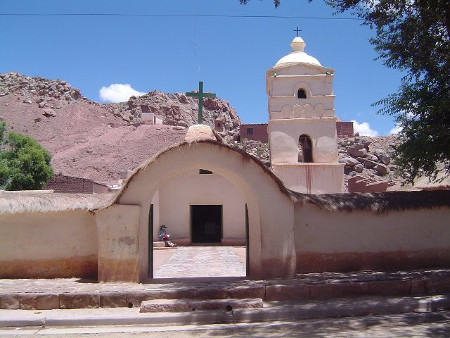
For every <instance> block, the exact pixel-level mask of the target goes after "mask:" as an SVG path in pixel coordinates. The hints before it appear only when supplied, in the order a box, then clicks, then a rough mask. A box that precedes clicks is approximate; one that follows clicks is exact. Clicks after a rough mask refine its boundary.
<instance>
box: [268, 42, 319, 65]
mask: <svg viewBox="0 0 450 338" xmlns="http://www.w3.org/2000/svg"><path fill="white" fill-rule="evenodd" d="M305 46H306V43H305V41H303V39H302V38H301V37H299V36H297V37H296V38H294V40H292V42H291V48H292V52H290V53H289V54H288V55H286V56H283V57H282V58H281V59H280V60H278V62H277V63H276V64H275V66H274V67H273V68H280V67H284V66H288V65H293V64H299V63H305V64H310V65H315V66H322V65H321V64H320V62H319V60H317V59H316V58H315V57H312V56H311V55H308V54H306V53H305V52H304V49H305Z"/></svg>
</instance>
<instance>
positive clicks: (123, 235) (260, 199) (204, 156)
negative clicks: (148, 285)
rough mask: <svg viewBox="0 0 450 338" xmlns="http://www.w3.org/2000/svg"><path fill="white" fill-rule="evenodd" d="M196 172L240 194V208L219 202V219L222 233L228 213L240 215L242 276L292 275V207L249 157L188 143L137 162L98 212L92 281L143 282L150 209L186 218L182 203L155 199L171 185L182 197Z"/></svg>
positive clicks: (147, 269) (273, 178) (278, 185)
mask: <svg viewBox="0 0 450 338" xmlns="http://www.w3.org/2000/svg"><path fill="white" fill-rule="evenodd" d="M200 169H202V170H208V171H210V172H212V173H214V175H217V176H218V177H220V178H221V179H220V181H222V182H227V183H229V185H230V187H231V188H232V189H233V190H234V191H235V192H236V194H239V195H240V196H242V198H241V199H240V200H239V201H240V202H239V203H241V204H242V205H236V203H234V204H232V203H230V204H229V205H227V204H226V203H224V207H223V218H224V227H226V226H227V225H226V224H225V222H226V221H225V220H226V219H227V217H231V216H232V214H233V213H234V212H235V210H234V209H235V208H238V209H239V210H244V209H245V208H246V209H247V210H248V254H249V257H248V260H249V270H248V273H249V277H251V278H271V277H288V276H292V275H294V274H295V266H296V260H295V248H294V203H293V200H292V199H291V197H290V194H289V191H288V190H287V189H286V188H285V187H284V186H283V184H282V183H281V181H280V180H279V179H278V178H277V177H276V176H275V175H273V174H272V173H271V172H270V171H269V170H268V169H266V168H265V167H264V165H263V164H262V163H261V162H259V161H258V160H256V159H254V158H253V157H251V156H250V155H248V154H246V153H244V152H241V151H238V150H236V149H234V148H231V147H229V146H227V145H224V144H222V143H220V142H217V141H212V140H196V141H193V142H183V143H181V144H178V145H176V146H173V147H171V148H169V149H167V150H164V151H162V152H161V153H159V154H158V155H156V156H155V157H153V158H152V159H150V160H149V161H147V162H146V163H144V164H143V165H142V166H141V167H139V168H138V169H137V170H136V171H135V172H134V174H133V175H132V176H131V177H130V178H129V180H128V181H127V183H126V184H125V186H124V188H123V190H122V191H121V193H120V194H119V195H118V197H117V198H116V200H115V202H114V203H113V204H112V205H111V206H109V207H108V208H105V209H104V210H100V211H99V212H98V218H97V226H98V236H99V237H102V238H103V241H101V242H99V243H100V244H99V246H100V247H99V257H98V260H99V261H98V263H99V264H98V270H99V280H101V281H113V280H129V281H145V280H148V279H150V278H151V277H150V276H151V266H152V265H151V260H152V257H151V254H149V253H151V250H152V247H151V239H152V237H153V236H152V234H151V232H150V231H149V215H150V209H151V206H152V205H153V207H152V208H153V211H154V212H156V213H157V215H154V216H155V217H156V218H157V219H164V217H166V216H167V215H166V213H170V212H173V211H174V210H184V211H185V212H184V215H187V210H189V207H190V205H189V204H190V202H189V199H187V198H184V199H183V198H180V199H179V200H173V199H171V200H172V202H173V205H169V204H168V202H167V201H166V202H163V201H162V198H161V191H162V190H161V189H162V188H163V187H167V185H168V184H170V182H181V183H179V184H178V183H177V186H178V187H179V189H181V190H179V194H180V195H189V191H183V189H192V190H193V189H195V187H196V185H195V184H198V183H196V182H198V181H194V183H192V182H190V183H189V182H188V181H191V180H192V177H193V176H192V174H193V173H197V174H199V170H200ZM198 176H201V175H198ZM199 179H202V178H201V177H199ZM183 182H185V183H186V184H183ZM215 182H218V181H211V182H210V183H211V186H209V185H207V186H206V189H210V190H211V191H214V190H215V189H219V188H220V187H219V186H216V184H218V183H215ZM192 184H194V185H192ZM201 188H202V189H205V186H203V187H201ZM199 189H200V187H199ZM192 194H194V191H192ZM204 195H205V196H204V197H203V198H204V199H203V200H202V201H200V203H203V204H206V205H208V204H214V203H215V202H214V200H208V198H211V199H213V197H208V196H209V195H208V194H204ZM211 196H214V194H212V195H211ZM239 203H238V204H239ZM181 214H183V212H181ZM158 217H159V218H158ZM180 217H183V216H182V215H181V216H180ZM184 222H185V223H186V222H189V220H187V219H185V220H184ZM180 231H183V230H180ZM105 238H106V239H107V240H105ZM149 243H150V245H149Z"/></svg>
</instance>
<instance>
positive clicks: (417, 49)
mask: <svg viewBox="0 0 450 338" xmlns="http://www.w3.org/2000/svg"><path fill="white" fill-rule="evenodd" d="M326 3H328V4H329V5H330V6H332V7H333V8H335V9H337V10H338V11H339V12H345V11H347V10H350V11H352V12H353V13H354V14H356V15H358V16H359V17H360V18H362V19H364V24H366V25H368V26H369V27H370V28H372V29H375V31H376V37H375V38H372V39H371V43H372V44H373V45H374V46H375V50H376V51H377V52H378V54H379V57H378V58H379V59H381V60H383V63H384V64H385V65H386V66H387V67H390V68H396V69H399V70H401V71H404V72H405V73H406V76H405V77H404V78H403V79H402V84H401V86H400V88H399V90H398V91H397V92H396V93H394V94H391V95H389V96H388V97H387V98H385V99H383V100H380V101H378V102H376V103H375V105H377V106H379V107H380V111H379V112H381V113H383V114H389V115H393V116H395V118H396V121H397V123H398V124H399V126H400V127H401V128H402V130H401V132H400V134H399V137H400V143H399V145H398V146H397V148H396V155H397V156H396V158H397V164H398V165H399V166H400V169H402V171H403V172H404V173H405V175H406V176H407V178H408V179H409V180H410V181H413V180H414V178H415V177H416V176H418V175H421V174H425V175H427V176H429V177H434V178H435V177H436V174H437V173H438V171H439V169H440V168H439V166H440V165H443V166H444V168H445V170H446V171H447V172H448V171H449V169H450V168H449V164H450V43H449V36H450V2H449V1H448V0H380V1H374V0H326ZM441 169H442V168H441Z"/></svg>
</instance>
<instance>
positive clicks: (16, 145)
mask: <svg viewBox="0 0 450 338" xmlns="http://www.w3.org/2000/svg"><path fill="white" fill-rule="evenodd" d="M4 134H5V123H4V122H0V189H4V190H28V189H42V187H43V186H45V185H46V184H47V181H48V180H49V179H50V178H51V177H53V169H52V167H51V166H50V159H51V155H50V153H49V152H48V151H47V150H45V149H44V148H42V147H41V146H40V145H39V143H37V142H36V141H35V140H33V139H32V138H30V137H28V136H25V135H22V134H18V133H14V132H9V133H8V134H7V135H6V137H5V135H4Z"/></svg>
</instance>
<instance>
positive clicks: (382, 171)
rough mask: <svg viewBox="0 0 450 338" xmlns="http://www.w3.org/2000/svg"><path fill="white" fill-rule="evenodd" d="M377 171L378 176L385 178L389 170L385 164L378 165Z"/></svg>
mask: <svg viewBox="0 0 450 338" xmlns="http://www.w3.org/2000/svg"><path fill="white" fill-rule="evenodd" d="M375 170H376V172H377V174H378V175H380V176H384V175H386V174H387V173H388V168H387V167H386V166H385V165H383V164H378V165H377V166H376V167H375Z"/></svg>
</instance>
